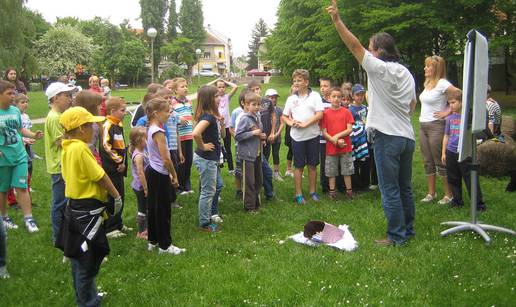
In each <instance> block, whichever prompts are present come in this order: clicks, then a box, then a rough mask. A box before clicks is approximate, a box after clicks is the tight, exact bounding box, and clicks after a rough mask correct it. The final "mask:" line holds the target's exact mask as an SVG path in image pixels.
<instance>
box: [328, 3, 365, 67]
mask: <svg viewBox="0 0 516 307" xmlns="http://www.w3.org/2000/svg"><path fill="white" fill-rule="evenodd" d="M331 3H332V4H331V5H330V6H329V7H327V8H326V11H327V12H328V14H330V16H331V20H332V21H333V23H334V24H335V28H336V29H337V32H338V33H339V36H340V38H341V39H342V41H343V42H344V44H345V45H346V47H348V49H349V51H351V53H352V54H353V56H354V57H355V58H356V59H357V61H358V63H360V64H362V60H363V59H364V54H365V48H364V46H362V45H361V44H360V41H359V40H358V38H356V36H355V35H353V33H351V31H349V29H348V27H346V25H345V24H344V22H342V19H340V15H339V8H338V7H337V1H336V0H332V2H331Z"/></svg>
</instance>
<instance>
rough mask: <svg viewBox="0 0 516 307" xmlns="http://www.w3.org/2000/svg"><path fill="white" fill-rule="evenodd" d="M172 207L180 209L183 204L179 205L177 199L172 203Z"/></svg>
mask: <svg viewBox="0 0 516 307" xmlns="http://www.w3.org/2000/svg"><path fill="white" fill-rule="evenodd" d="M172 208H177V209H182V208H183V206H181V205H180V204H179V203H178V202H177V201H175V202H173V203H172Z"/></svg>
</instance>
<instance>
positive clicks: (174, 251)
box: [158, 244, 186, 255]
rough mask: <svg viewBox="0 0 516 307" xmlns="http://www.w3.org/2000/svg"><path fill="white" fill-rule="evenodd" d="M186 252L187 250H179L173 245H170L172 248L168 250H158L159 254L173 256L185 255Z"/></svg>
mask: <svg viewBox="0 0 516 307" xmlns="http://www.w3.org/2000/svg"><path fill="white" fill-rule="evenodd" d="M184 252H186V249H184V248H179V247H177V246H174V245H172V244H170V246H169V247H168V248H167V249H161V248H160V249H159V250H158V253H159V254H172V255H179V254H181V253H184Z"/></svg>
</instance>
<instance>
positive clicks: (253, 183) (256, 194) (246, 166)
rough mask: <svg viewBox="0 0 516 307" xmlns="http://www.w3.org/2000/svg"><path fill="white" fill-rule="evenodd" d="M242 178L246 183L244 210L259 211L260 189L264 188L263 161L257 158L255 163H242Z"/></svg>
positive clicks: (243, 185) (244, 184)
mask: <svg viewBox="0 0 516 307" xmlns="http://www.w3.org/2000/svg"><path fill="white" fill-rule="evenodd" d="M242 173H243V175H242V178H243V179H244V182H243V183H242V187H243V188H244V191H243V192H244V209H245V210H258V208H259V207H260V187H261V186H262V181H263V176H262V159H261V157H257V158H256V159H255V160H254V161H242Z"/></svg>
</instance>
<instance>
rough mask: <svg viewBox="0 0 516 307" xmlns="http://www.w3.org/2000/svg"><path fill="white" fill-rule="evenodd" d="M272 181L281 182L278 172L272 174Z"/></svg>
mask: <svg viewBox="0 0 516 307" xmlns="http://www.w3.org/2000/svg"><path fill="white" fill-rule="evenodd" d="M274 180H277V181H283V178H281V175H280V173H279V172H274Z"/></svg>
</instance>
